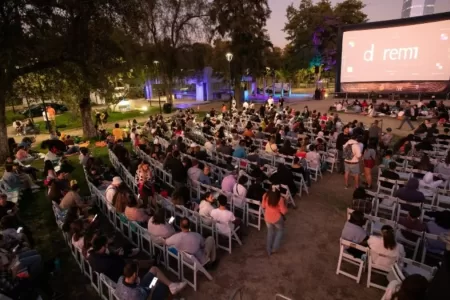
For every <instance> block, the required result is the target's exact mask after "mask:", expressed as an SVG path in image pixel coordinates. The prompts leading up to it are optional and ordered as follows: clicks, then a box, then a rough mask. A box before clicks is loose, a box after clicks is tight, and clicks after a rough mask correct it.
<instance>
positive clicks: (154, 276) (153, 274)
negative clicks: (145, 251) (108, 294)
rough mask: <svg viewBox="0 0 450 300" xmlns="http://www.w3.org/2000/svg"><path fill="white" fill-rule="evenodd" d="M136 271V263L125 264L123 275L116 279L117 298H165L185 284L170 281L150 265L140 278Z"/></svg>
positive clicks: (135, 299) (157, 299)
mask: <svg viewBox="0 0 450 300" xmlns="http://www.w3.org/2000/svg"><path fill="white" fill-rule="evenodd" d="M138 272H139V266H138V265H137V264H136V263H128V264H126V265H125V267H124V269H123V276H121V277H120V278H119V280H118V281H117V286H116V295H117V298H118V299H121V300H122V299H123V300H125V299H126V300H146V299H152V300H159V299H167V298H168V297H169V296H170V294H172V295H176V294H177V293H178V292H180V291H181V290H182V289H183V288H184V287H185V286H186V284H187V283H186V282H171V281H170V280H169V279H167V277H166V276H165V275H164V274H163V273H162V272H161V270H159V269H158V268H157V267H151V268H150V270H149V271H148V273H147V274H145V276H144V277H143V278H142V279H140V278H139V275H138ZM169 293H170V294H169Z"/></svg>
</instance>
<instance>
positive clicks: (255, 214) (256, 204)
mask: <svg viewBox="0 0 450 300" xmlns="http://www.w3.org/2000/svg"><path fill="white" fill-rule="evenodd" d="M245 201H246V209H245V211H246V213H247V216H246V218H245V219H246V221H247V223H246V224H247V226H251V227H254V228H256V229H258V230H261V222H262V215H263V209H262V207H261V201H256V200H252V199H248V198H247V199H245ZM253 220H256V221H255V223H252V221H253Z"/></svg>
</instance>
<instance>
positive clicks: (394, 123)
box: [8, 99, 420, 142]
mask: <svg viewBox="0 0 450 300" xmlns="http://www.w3.org/2000/svg"><path fill="white" fill-rule="evenodd" d="M222 103H223V101H217V102H210V103H207V104H203V105H200V106H198V103H196V102H192V107H193V108H194V109H197V106H198V108H199V110H200V111H209V110H211V108H215V109H216V110H219V111H220V108H221V106H222ZM333 103H334V100H333V99H327V100H320V101H317V100H294V102H292V100H287V102H286V104H285V105H289V106H290V107H292V108H294V109H296V110H303V108H304V107H305V106H308V108H309V110H317V111H320V112H322V113H323V112H326V111H328V108H329V107H330V106H332V105H333ZM256 106H257V107H258V105H256ZM165 116H167V115H165ZM339 117H340V118H341V119H342V120H343V121H344V122H349V121H353V120H358V121H361V122H364V123H366V124H370V123H372V122H373V121H374V120H375V119H379V120H383V129H385V128H388V127H390V128H392V132H393V133H394V134H395V135H399V136H405V135H407V134H409V133H411V132H412V131H411V130H409V126H408V125H407V124H405V125H404V126H403V129H401V130H398V129H396V128H397V127H398V126H399V125H400V121H399V120H397V119H394V118H390V117H383V118H371V117H367V116H363V115H360V114H346V113H339ZM147 118H148V116H142V117H137V118H136V120H137V121H138V122H139V123H143V122H145V121H146V120H147ZM126 122H127V120H122V121H118V122H117V123H119V124H120V125H121V126H125V125H126ZM419 123H420V122H413V124H414V126H415V127H417V126H418V124H419ZM114 124H115V123H108V124H106V128H107V129H112V128H113V127H114ZM64 133H65V134H70V135H73V136H76V135H78V136H82V135H83V130H82V129H81V128H78V129H70V130H66V131H64ZM8 134H9V136H14V135H15V133H14V128H12V126H9V127H8ZM47 138H48V134H47V133H45V134H39V135H37V136H36V141H37V142H42V141H43V140H46V139H47Z"/></svg>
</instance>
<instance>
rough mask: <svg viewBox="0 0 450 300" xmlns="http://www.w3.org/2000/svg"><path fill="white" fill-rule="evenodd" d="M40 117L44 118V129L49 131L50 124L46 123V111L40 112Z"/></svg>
mask: <svg viewBox="0 0 450 300" xmlns="http://www.w3.org/2000/svg"><path fill="white" fill-rule="evenodd" d="M42 117H43V118H44V122H45V129H47V130H50V122H49V121H48V116H47V111H46V110H45V109H44V110H42Z"/></svg>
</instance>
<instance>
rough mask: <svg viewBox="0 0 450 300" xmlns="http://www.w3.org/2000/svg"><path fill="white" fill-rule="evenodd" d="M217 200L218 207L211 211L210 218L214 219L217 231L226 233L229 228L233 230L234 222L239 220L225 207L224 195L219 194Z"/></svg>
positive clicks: (228, 232)
mask: <svg viewBox="0 0 450 300" xmlns="http://www.w3.org/2000/svg"><path fill="white" fill-rule="evenodd" d="M217 200H218V202H219V208H216V209H213V210H212V211H211V218H213V219H214V221H216V223H217V229H218V230H219V232H220V233H221V234H224V235H228V234H230V232H231V230H234V228H235V223H239V221H240V220H239V221H238V219H237V218H236V217H235V216H234V214H233V212H231V211H229V210H228V209H227V203H228V201H227V197H226V196H224V195H220V196H219V197H218V198H217ZM236 221H238V222H236Z"/></svg>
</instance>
